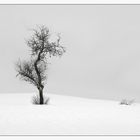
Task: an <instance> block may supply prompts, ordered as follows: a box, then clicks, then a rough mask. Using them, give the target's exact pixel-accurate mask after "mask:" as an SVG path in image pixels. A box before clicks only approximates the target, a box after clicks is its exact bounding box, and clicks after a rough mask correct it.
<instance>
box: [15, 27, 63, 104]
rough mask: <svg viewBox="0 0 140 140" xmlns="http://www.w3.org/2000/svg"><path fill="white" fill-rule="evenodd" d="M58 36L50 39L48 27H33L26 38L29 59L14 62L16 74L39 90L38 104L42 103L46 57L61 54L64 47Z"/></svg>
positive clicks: (45, 76)
mask: <svg viewBox="0 0 140 140" xmlns="http://www.w3.org/2000/svg"><path fill="white" fill-rule="evenodd" d="M60 39H61V38H60V36H58V38H57V40H56V41H53V42H51V41H50V33H49V29H48V28H47V27H45V26H40V27H38V28H37V29H33V35H32V36H31V37H30V39H28V40H27V42H26V43H27V46H28V47H29V48H30V50H31V58H30V60H29V61H20V60H19V61H18V62H17V63H16V71H17V76H18V77H19V78H20V79H21V80H24V81H27V82H29V83H30V84H33V85H34V86H35V87H37V89H38V91H39V104H44V96H43V89H44V86H45V81H46V80H47V64H48V63H47V60H48V59H47V58H49V57H51V56H62V55H63V53H64V52H65V48H64V47H63V46H61V45H60Z"/></svg>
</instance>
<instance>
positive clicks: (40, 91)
mask: <svg viewBox="0 0 140 140" xmlns="http://www.w3.org/2000/svg"><path fill="white" fill-rule="evenodd" d="M39 97H40V104H44V97H43V89H39Z"/></svg>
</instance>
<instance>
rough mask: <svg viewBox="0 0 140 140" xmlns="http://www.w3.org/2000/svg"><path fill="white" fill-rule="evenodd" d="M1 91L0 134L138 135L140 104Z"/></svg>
mask: <svg viewBox="0 0 140 140" xmlns="http://www.w3.org/2000/svg"><path fill="white" fill-rule="evenodd" d="M32 96H33V94H30V93H29V94H12V93H11V94H7V93H5V94H0V135H138V134H139V135H140V104H139V103H134V104H132V105H131V106H126V105H119V102H117V101H108V100H96V99H85V98H80V97H71V96H62V95H55V94H48V96H49V97H50V103H49V105H33V104H31V97H32Z"/></svg>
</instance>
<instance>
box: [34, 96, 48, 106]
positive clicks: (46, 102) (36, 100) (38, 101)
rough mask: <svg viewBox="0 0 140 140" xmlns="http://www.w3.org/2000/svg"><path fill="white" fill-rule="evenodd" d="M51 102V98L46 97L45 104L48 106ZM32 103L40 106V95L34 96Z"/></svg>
mask: <svg viewBox="0 0 140 140" xmlns="http://www.w3.org/2000/svg"><path fill="white" fill-rule="evenodd" d="M49 101H50V98H49V97H45V96H44V103H43V104H46V105H48V104H49ZM32 103H33V104H35V105H40V98H39V96H38V95H35V96H33V98H32Z"/></svg>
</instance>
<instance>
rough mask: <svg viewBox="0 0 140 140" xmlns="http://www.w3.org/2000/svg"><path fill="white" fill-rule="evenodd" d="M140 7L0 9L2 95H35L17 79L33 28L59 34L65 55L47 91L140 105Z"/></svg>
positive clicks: (52, 68)
mask: <svg viewBox="0 0 140 140" xmlns="http://www.w3.org/2000/svg"><path fill="white" fill-rule="evenodd" d="M139 16H140V5H30V6H29V5H20V6H19V5H15V6H14V5H0V49H1V50H0V64H1V66H0V68H1V69H0V85H1V86H0V93H9V92H11V93H14V92H16V93H19V92H20V93H21V92H34V91H35V92H37V90H36V89H35V88H34V87H33V86H31V85H29V84H28V83H26V82H22V81H19V80H18V79H17V78H16V77H15V75H16V72H15V69H14V63H15V62H16V60H17V59H18V58H19V57H20V58H21V59H26V58H27V56H29V48H28V47H27V46H26V44H25V39H28V37H29V36H30V34H31V32H30V30H29V29H30V28H34V27H36V25H42V24H43V25H46V26H47V27H48V28H49V29H50V31H51V33H52V34H53V35H54V34H56V33H61V36H62V44H63V45H64V46H65V47H66V48H67V53H66V54H65V55H64V56H63V57H62V58H61V59H56V61H53V63H52V64H51V65H50V68H49V73H48V75H49V79H48V85H46V90H45V91H47V92H51V93H56V94H57V93H58V94H65V95H75V96H85V97H94V98H105V99H119V100H120V99H122V98H135V99H136V100H138V101H140V39H139V38H140V18H139Z"/></svg>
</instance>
